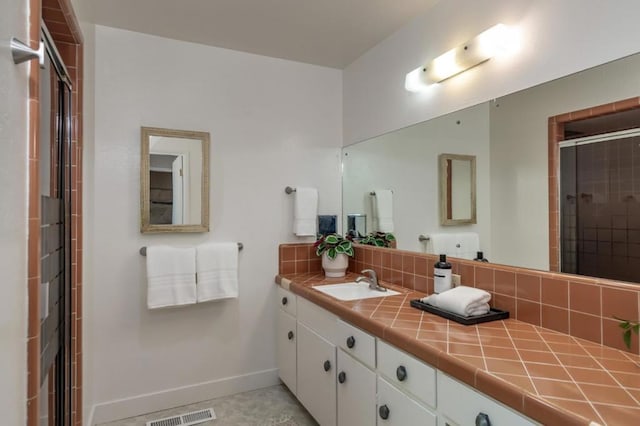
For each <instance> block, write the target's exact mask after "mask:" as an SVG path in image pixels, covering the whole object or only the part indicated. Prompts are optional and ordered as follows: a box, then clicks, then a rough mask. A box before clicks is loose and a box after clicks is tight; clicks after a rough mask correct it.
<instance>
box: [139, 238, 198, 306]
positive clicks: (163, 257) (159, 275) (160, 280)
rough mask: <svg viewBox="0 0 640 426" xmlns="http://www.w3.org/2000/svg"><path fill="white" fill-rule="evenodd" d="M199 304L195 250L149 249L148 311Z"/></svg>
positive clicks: (173, 248)
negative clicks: (197, 299)
mask: <svg viewBox="0 0 640 426" xmlns="http://www.w3.org/2000/svg"><path fill="white" fill-rule="evenodd" d="M192 303H196V251H195V249H194V248H192V247H191V248H177V247H169V246H149V247H147V308H149V309H156V308H164V307H168V306H179V305H189V304H192Z"/></svg>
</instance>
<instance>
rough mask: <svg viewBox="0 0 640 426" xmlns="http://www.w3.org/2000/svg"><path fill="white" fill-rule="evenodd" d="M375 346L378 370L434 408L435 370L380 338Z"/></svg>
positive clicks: (399, 386)
mask: <svg viewBox="0 0 640 426" xmlns="http://www.w3.org/2000/svg"><path fill="white" fill-rule="evenodd" d="M377 348H378V357H377V358H378V372H379V373H381V374H382V375H384V376H385V378H386V379H387V380H388V381H389V382H390V383H392V384H393V385H394V386H397V387H398V388H400V389H402V390H404V391H406V392H408V393H410V394H412V395H413V396H414V397H416V398H417V399H419V400H420V401H421V402H423V403H425V404H427V405H428V406H430V407H434V408H435V406H436V370H435V369H434V368H432V367H429V366H428V365H427V364H425V363H424V362H422V361H420V360H418V359H416V358H414V357H412V356H411V355H409V354H407V353H405V352H403V351H401V350H399V349H397V348H395V347H394V346H391V345H389V344H388V343H385V342H383V341H382V340H378V346H377Z"/></svg>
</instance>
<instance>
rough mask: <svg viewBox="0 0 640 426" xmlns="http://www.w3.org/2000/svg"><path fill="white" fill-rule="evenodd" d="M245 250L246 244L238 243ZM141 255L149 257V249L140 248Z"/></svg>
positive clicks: (240, 248) (239, 247)
mask: <svg viewBox="0 0 640 426" xmlns="http://www.w3.org/2000/svg"><path fill="white" fill-rule="evenodd" d="M243 248H244V244H242V243H238V250H242V249H243ZM140 254H141V255H142V256H146V255H147V247H146V246H145V247H140Z"/></svg>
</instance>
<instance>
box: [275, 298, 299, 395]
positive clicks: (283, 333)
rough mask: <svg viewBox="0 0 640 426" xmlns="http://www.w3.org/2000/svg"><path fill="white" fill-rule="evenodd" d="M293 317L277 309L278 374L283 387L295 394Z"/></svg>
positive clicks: (295, 338)
mask: <svg viewBox="0 0 640 426" xmlns="http://www.w3.org/2000/svg"><path fill="white" fill-rule="evenodd" d="M296 335H297V327H296V319H295V317H293V316H291V315H289V314H288V313H286V312H285V311H284V310H282V309H278V325H277V343H278V344H277V347H278V374H279V376H280V379H281V380H282V381H283V382H284V384H285V385H287V387H288V388H289V390H291V392H293V394H294V395H295V394H296V342H297V340H298V339H297V336H296Z"/></svg>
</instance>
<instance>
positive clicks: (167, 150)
mask: <svg viewBox="0 0 640 426" xmlns="http://www.w3.org/2000/svg"><path fill="white" fill-rule="evenodd" d="M141 146H142V150H141V153H142V154H141V164H140V206H141V211H140V214H141V223H140V232H142V233H161V232H207V231H209V133H207V132H194V131H189V130H172V129H161V128H156V127H142V129H141Z"/></svg>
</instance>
